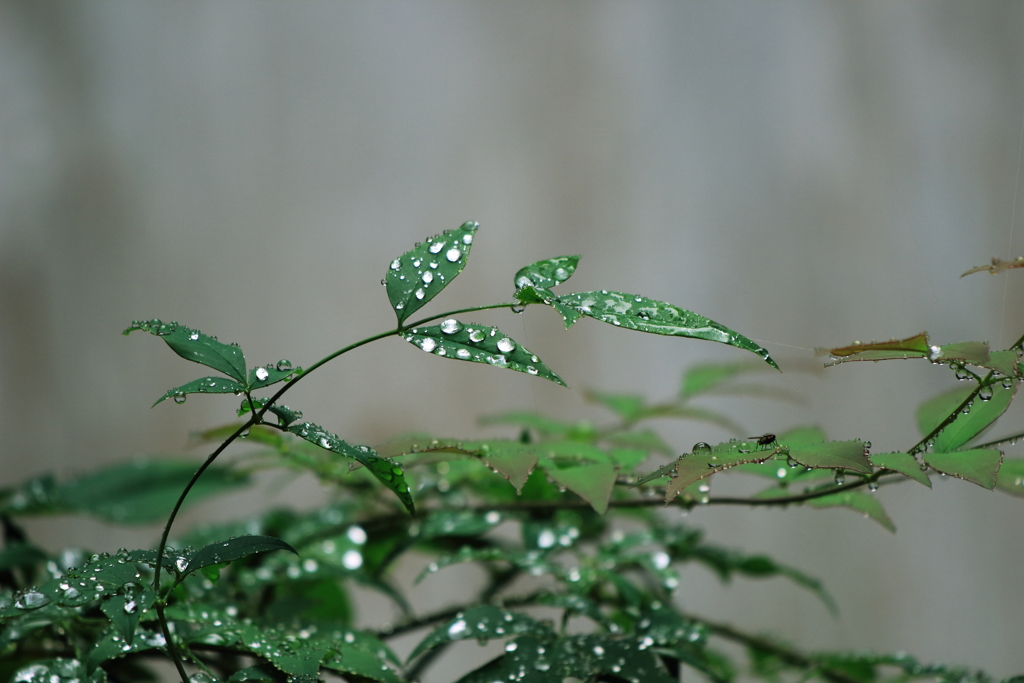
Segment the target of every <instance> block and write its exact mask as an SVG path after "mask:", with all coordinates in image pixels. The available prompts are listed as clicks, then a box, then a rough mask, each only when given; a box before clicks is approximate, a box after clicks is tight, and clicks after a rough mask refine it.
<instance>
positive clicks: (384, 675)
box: [321, 642, 402, 683]
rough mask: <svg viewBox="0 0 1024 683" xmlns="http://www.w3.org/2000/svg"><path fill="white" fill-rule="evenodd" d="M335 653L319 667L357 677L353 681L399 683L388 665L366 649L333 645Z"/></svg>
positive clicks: (395, 674) (340, 644) (341, 644)
mask: <svg viewBox="0 0 1024 683" xmlns="http://www.w3.org/2000/svg"><path fill="white" fill-rule="evenodd" d="M334 648H335V651H334V652H332V653H331V654H329V655H328V656H327V658H326V659H324V660H323V662H321V666H322V667H324V668H325V669H331V670H332V671H339V672H341V673H343V674H352V675H353V676H357V677H359V678H358V679H353V680H361V681H362V680H369V681H381V682H382V683H400V682H401V681H402V677H401V676H399V675H398V674H397V673H396V672H395V670H394V668H393V667H392V666H390V665H389V663H388V662H387V661H385V660H383V659H381V658H380V657H378V656H377V654H376V652H375V651H373V650H371V649H370V648H367V647H360V646H359V645H356V644H353V645H350V644H348V643H346V642H341V643H335V644H334Z"/></svg>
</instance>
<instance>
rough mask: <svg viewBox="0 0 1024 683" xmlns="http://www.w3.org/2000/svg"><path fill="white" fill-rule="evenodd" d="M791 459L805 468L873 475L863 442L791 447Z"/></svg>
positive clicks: (836, 442)
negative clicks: (840, 470)
mask: <svg viewBox="0 0 1024 683" xmlns="http://www.w3.org/2000/svg"><path fill="white" fill-rule="evenodd" d="M786 445H787V446H788V445H789V444H786ZM789 457H790V458H792V459H793V460H795V461H796V462H798V463H800V464H801V465H803V466H804V467H814V468H819V469H845V470H853V471H854V472H863V473H864V474H871V463H870V462H868V459H867V456H865V455H864V443H863V442H861V441H826V442H824V443H819V444H813V445H806V446H800V447H797V448H793V447H790V449H789Z"/></svg>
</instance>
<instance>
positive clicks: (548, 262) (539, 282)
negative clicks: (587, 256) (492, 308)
mask: <svg viewBox="0 0 1024 683" xmlns="http://www.w3.org/2000/svg"><path fill="white" fill-rule="evenodd" d="M580 258H582V257H581V256H578V255H577V256H558V257H556V258H549V259H545V260H544V261H537V262H536V263H531V264H530V265H528V266H525V267H523V268H520V269H519V271H518V272H516V277H515V282H516V289H525V288H527V287H535V288H543V289H551V288H552V287H554V286H555V285H559V284H561V283H563V282H565V281H566V280H568V279H569V278H571V277H572V274H573V273H574V272H575V271H576V264H578V263H579V261H580Z"/></svg>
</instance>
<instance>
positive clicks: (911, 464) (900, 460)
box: [868, 453, 932, 488]
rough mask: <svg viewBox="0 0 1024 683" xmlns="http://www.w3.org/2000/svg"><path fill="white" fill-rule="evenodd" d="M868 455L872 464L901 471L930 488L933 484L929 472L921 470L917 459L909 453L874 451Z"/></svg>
mask: <svg viewBox="0 0 1024 683" xmlns="http://www.w3.org/2000/svg"><path fill="white" fill-rule="evenodd" d="M868 457H869V458H870V459H871V464H872V465H874V466H875V467H883V468H885V469H887V470H892V471H893V472H899V473H900V474H903V475H906V476H908V477H910V478H911V479H913V480H914V481H916V482H920V483H922V484H924V485H925V486H927V487H928V488H931V486H932V481H931V479H929V478H928V473H927V472H923V471H922V470H921V466H920V465H919V464H918V462H917V460H915V459H914V456H912V455H910V454H909V453H872V454H871V455H869V456H868Z"/></svg>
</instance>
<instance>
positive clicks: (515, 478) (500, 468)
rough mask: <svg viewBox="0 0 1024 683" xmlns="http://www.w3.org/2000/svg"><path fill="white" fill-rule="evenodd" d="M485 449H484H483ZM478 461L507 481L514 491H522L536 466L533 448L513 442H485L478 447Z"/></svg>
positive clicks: (535, 454) (535, 455)
mask: <svg viewBox="0 0 1024 683" xmlns="http://www.w3.org/2000/svg"><path fill="white" fill-rule="evenodd" d="M485 447H486V448H485ZM480 459H481V460H483V462H484V464H485V465H487V466H488V467H490V468H491V469H493V470H495V471H497V472H498V473H500V474H501V475H502V476H503V477H505V478H506V479H508V481H509V483H510V484H512V486H514V487H515V489H516V491H522V490H523V486H524V485H525V484H526V480H527V479H529V478H530V473H531V472H532V471H533V468H534V467H536V466H537V460H538V458H537V451H536V449H535V448H534V447H532V446H529V445H527V444H521V443H518V442H515V441H487V442H484V443H482V444H481V445H480Z"/></svg>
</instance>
